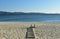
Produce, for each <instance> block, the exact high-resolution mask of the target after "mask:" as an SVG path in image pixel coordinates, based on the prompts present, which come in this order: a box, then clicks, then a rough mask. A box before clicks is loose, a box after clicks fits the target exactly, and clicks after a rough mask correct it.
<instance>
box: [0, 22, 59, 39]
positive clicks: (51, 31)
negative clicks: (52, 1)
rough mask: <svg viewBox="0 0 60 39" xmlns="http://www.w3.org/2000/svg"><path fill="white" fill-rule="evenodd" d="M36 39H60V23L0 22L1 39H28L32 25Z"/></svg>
mask: <svg viewBox="0 0 60 39" xmlns="http://www.w3.org/2000/svg"><path fill="white" fill-rule="evenodd" d="M34 24H35V27H36V28H33V30H34V34H35V37H36V39H60V22H0V39H26V38H25V36H26V32H27V28H28V27H30V26H31V25H33V26H34Z"/></svg>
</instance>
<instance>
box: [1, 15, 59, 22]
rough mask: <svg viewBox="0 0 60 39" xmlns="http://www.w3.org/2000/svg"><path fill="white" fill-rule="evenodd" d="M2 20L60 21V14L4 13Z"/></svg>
mask: <svg viewBox="0 0 60 39" xmlns="http://www.w3.org/2000/svg"><path fill="white" fill-rule="evenodd" d="M0 22H60V14H39V15H37V14H35V15H34V14H32V15H31V14H25V15H23V14H16V15H14V14H10V15H4V14H2V15H0Z"/></svg>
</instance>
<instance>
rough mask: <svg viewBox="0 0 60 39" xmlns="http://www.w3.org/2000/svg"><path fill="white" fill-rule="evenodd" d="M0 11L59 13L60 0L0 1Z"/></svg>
mask: <svg viewBox="0 0 60 39" xmlns="http://www.w3.org/2000/svg"><path fill="white" fill-rule="evenodd" d="M0 11H16V12H21V11H23V12H60V0H0Z"/></svg>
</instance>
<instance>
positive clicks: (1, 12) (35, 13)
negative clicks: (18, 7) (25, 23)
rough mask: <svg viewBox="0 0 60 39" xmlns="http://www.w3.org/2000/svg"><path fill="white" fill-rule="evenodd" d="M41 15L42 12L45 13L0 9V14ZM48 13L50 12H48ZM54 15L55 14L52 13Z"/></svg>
mask: <svg viewBox="0 0 60 39" xmlns="http://www.w3.org/2000/svg"><path fill="white" fill-rule="evenodd" d="M10 14H11V15H16V14H18V15H42V14H45V15H47V14H46V13H38V12H29V13H25V12H5V11H0V15H10ZM49 15H50V14H49ZM53 15H55V14H53Z"/></svg>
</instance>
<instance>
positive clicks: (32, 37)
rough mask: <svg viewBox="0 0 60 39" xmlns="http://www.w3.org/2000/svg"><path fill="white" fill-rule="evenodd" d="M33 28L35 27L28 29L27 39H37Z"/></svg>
mask: <svg viewBox="0 0 60 39" xmlns="http://www.w3.org/2000/svg"><path fill="white" fill-rule="evenodd" d="M33 28H34V27H32V26H31V27H29V28H27V32H26V39H35V35H34V32H33Z"/></svg>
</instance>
